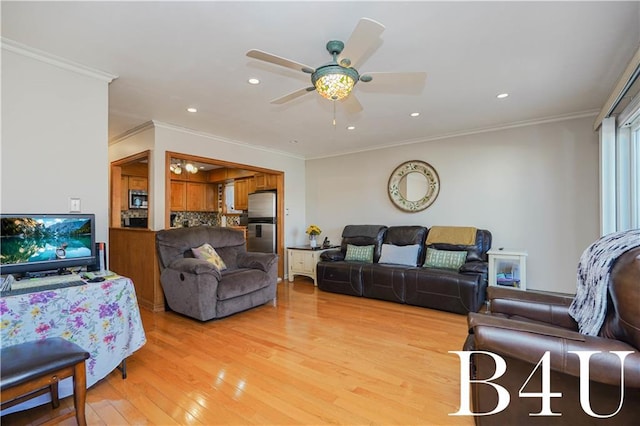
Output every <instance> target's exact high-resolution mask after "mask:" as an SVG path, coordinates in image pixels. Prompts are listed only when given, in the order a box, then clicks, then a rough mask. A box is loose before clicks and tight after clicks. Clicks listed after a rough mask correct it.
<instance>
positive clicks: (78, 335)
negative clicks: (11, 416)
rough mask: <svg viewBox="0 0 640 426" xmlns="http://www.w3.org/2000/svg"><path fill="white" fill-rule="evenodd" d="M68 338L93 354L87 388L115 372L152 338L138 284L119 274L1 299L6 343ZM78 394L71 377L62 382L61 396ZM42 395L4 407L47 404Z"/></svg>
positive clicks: (0, 340)
mask: <svg viewBox="0 0 640 426" xmlns="http://www.w3.org/2000/svg"><path fill="white" fill-rule="evenodd" d="M46 337H62V338H64V339H66V340H69V341H71V342H74V343H76V344H77V345H79V346H81V347H82V348H84V349H85V350H86V351H87V352H89V353H90V354H91V357H90V358H89V359H88V360H87V362H86V367H87V388H89V387H91V386H92V385H94V384H95V383H96V382H98V381H99V380H101V379H103V378H104V377H106V376H107V375H108V374H109V373H111V372H112V371H113V370H114V369H115V368H116V367H117V366H118V365H120V363H121V362H122V360H124V359H125V358H126V357H128V356H129V355H131V354H132V353H133V352H135V351H136V350H138V349H140V348H141V347H142V346H143V345H144V344H145V342H146V336H145V333H144V329H143V327H142V320H141V318H140V310H139V309H138V301H137V298H136V293H135V288H134V286H133V283H132V282H131V280H130V279H129V278H126V277H118V278H114V279H110V280H107V281H103V282H100V283H88V284H86V285H83V286H78V287H68V288H62V289H57V290H45V291H39V292H35V293H27V294H21V295H16V296H7V297H3V298H0V346H2V347H5V346H12V345H17V344H19V343H23V342H27V341H33V340H39V339H44V338H46ZM72 394H73V383H72V380H71V378H68V379H65V380H63V381H61V382H60V389H59V395H60V398H64V397H66V396H69V395H72ZM50 400H51V398H50V396H49V395H42V396H40V397H38V398H34V399H32V400H30V401H26V402H24V403H23V404H19V405H16V406H14V407H11V408H9V409H7V410H4V411H2V412H1V414H8V413H10V412H14V411H20V410H24V409H26V408H30V407H34V406H37V405H42V404H45V403H47V402H49V401H50Z"/></svg>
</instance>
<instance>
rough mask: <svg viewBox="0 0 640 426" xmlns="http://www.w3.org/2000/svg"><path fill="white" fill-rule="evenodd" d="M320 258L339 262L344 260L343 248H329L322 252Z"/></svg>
mask: <svg viewBox="0 0 640 426" xmlns="http://www.w3.org/2000/svg"><path fill="white" fill-rule="evenodd" d="M320 259H321V260H324V261H325V262H338V261H342V260H344V254H343V253H342V250H340V249H337V250H327V251H323V252H322V253H320Z"/></svg>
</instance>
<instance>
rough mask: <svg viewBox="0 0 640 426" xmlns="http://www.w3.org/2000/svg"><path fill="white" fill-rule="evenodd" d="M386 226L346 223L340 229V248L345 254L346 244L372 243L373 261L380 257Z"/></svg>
mask: <svg viewBox="0 0 640 426" xmlns="http://www.w3.org/2000/svg"><path fill="white" fill-rule="evenodd" d="M386 230H387V227H386V226H384V225H347V226H345V227H344V230H343V231H342V243H341V244H340V250H341V251H342V253H344V254H345V255H346V254H347V245H349V244H352V245H354V246H368V245H371V244H373V246H374V247H373V261H374V262H377V261H378V259H380V249H381V247H382V239H383V238H384V235H385V232H386Z"/></svg>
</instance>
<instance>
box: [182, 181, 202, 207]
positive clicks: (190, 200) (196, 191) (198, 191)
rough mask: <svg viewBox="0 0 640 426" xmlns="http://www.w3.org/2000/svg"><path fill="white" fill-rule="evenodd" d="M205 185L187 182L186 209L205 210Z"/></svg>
mask: <svg viewBox="0 0 640 426" xmlns="http://www.w3.org/2000/svg"><path fill="white" fill-rule="evenodd" d="M205 187H206V185H205V184H204V183H200V182H187V190H186V192H187V211H189V212H202V211H205V207H204V206H205V198H206V197H205Z"/></svg>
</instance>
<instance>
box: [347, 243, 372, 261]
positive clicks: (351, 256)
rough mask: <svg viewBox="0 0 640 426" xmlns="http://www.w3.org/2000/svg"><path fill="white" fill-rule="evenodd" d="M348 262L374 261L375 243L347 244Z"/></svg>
mask: <svg viewBox="0 0 640 426" xmlns="http://www.w3.org/2000/svg"><path fill="white" fill-rule="evenodd" d="M344 260H345V261H347V262H365V263H373V245H369V246H354V245H353V244H347V254H346V255H345V256H344Z"/></svg>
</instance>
